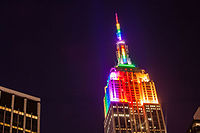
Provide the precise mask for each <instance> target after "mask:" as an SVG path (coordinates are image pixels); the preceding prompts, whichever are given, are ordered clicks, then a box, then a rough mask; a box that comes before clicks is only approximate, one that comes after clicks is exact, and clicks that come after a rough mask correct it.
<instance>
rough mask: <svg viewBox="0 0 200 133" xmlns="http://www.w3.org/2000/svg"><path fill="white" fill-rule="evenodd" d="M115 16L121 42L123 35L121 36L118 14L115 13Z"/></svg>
mask: <svg viewBox="0 0 200 133" xmlns="http://www.w3.org/2000/svg"><path fill="white" fill-rule="evenodd" d="M115 16H116V27H117V38H118V40H119V41H121V40H122V35H121V30H120V24H119V21H118V16H117V13H115Z"/></svg>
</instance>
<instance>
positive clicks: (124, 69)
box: [103, 14, 167, 133]
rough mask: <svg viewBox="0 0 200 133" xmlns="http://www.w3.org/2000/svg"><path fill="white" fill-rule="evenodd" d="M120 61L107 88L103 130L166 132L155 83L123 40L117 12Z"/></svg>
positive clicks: (129, 132) (108, 81)
mask: <svg viewBox="0 0 200 133" xmlns="http://www.w3.org/2000/svg"><path fill="white" fill-rule="evenodd" d="M116 27H117V38H118V41H117V43H116V47H117V51H116V55H117V61H118V64H117V65H116V66H115V67H113V68H111V70H110V74H109V77H108V80H107V85H106V87H105V97H104V99H103V101H104V113H105V120H104V133H167V131H166V125H165V120H164V116H163V111H162V108H161V105H160V103H159V100H158V98H157V93H156V88H155V84H154V82H153V81H152V80H151V79H150V78H149V75H148V73H146V72H145V70H143V69H140V68H138V67H136V65H135V64H134V63H132V61H131V59H130V58H129V54H128V46H127V45H126V43H125V41H124V40H123V39H122V36H121V30H120V24H119V22H118V17H117V14H116Z"/></svg>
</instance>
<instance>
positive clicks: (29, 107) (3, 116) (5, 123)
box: [0, 86, 40, 133]
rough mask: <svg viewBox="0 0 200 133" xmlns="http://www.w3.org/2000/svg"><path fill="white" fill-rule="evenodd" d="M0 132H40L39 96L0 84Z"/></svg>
mask: <svg viewBox="0 0 200 133" xmlns="http://www.w3.org/2000/svg"><path fill="white" fill-rule="evenodd" d="M0 133H40V98H37V97H34V96H30V95H27V94H24V93H21V92H17V91H14V90H11V89H7V88H4V87H1V86H0Z"/></svg>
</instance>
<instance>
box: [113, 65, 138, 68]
mask: <svg viewBox="0 0 200 133" xmlns="http://www.w3.org/2000/svg"><path fill="white" fill-rule="evenodd" d="M117 67H131V68H133V67H135V65H134V64H119V65H118V66H117Z"/></svg>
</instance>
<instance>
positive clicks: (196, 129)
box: [187, 107, 200, 133]
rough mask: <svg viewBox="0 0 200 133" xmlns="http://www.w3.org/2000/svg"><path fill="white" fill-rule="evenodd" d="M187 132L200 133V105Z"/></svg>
mask: <svg viewBox="0 0 200 133" xmlns="http://www.w3.org/2000/svg"><path fill="white" fill-rule="evenodd" d="M187 133H200V107H199V108H198V109H197V111H196V113H195V114H194V116H193V121H192V124H191V125H190V128H189V129H188V130H187Z"/></svg>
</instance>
